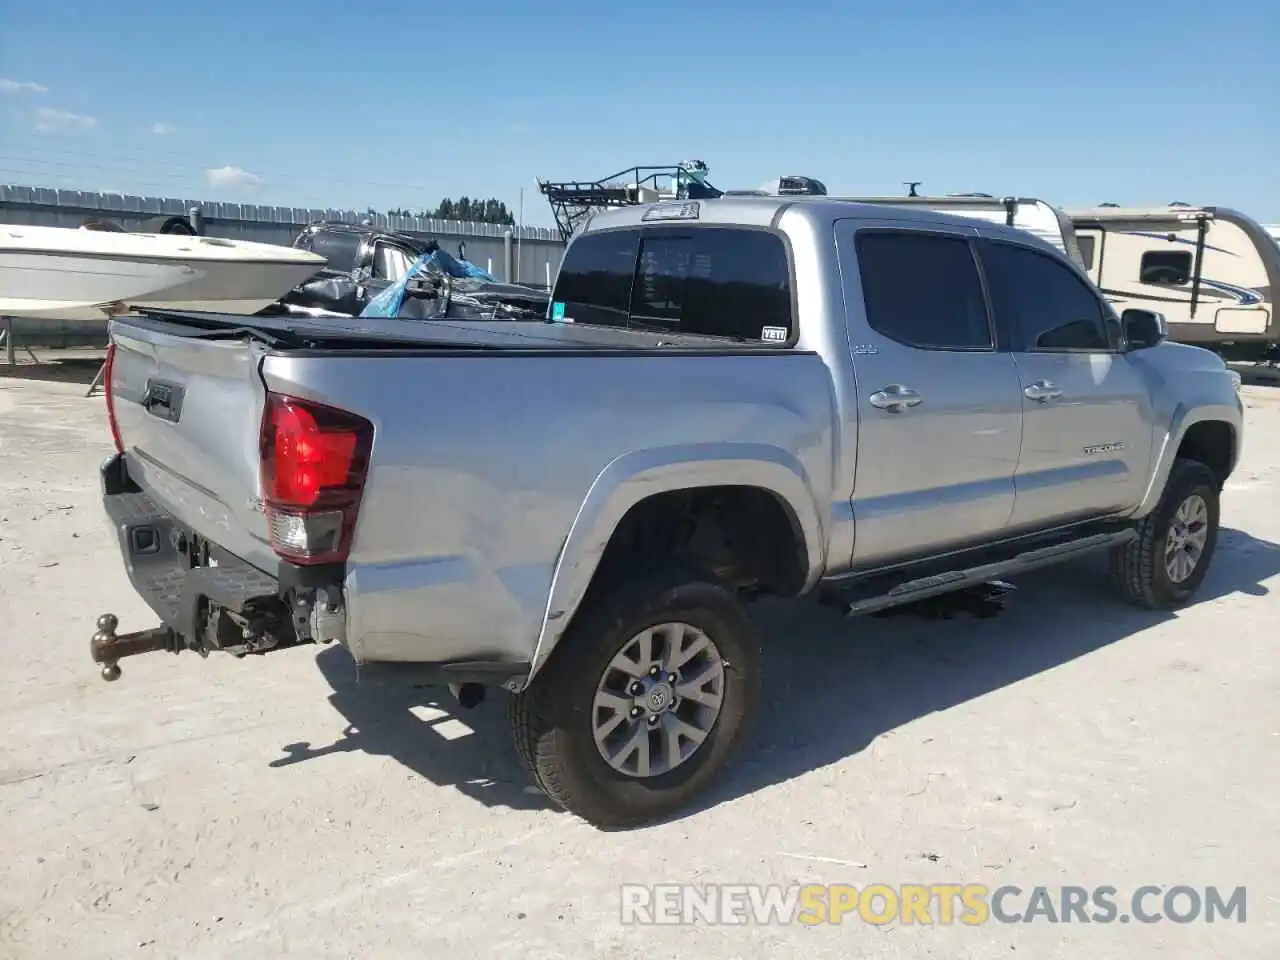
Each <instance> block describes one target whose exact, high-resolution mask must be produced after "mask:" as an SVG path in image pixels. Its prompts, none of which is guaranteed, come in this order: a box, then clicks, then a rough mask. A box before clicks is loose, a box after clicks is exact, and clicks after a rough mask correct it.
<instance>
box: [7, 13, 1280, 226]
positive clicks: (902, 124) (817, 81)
mask: <svg viewBox="0 0 1280 960" xmlns="http://www.w3.org/2000/svg"><path fill="white" fill-rule="evenodd" d="M611 11H616V12H611ZM192 58H193V59H192ZM0 78H3V79H0V182H9V183H24V184H31V185H42V186H60V187H76V188H83V189H107V190H117V191H123V192H126V193H142V194H149V195H162V196H177V197H183V198H187V199H206V200H239V201H244V202H257V203H278V204H290V205H297V206H334V207H349V206H350V207H359V208H364V207H367V206H373V207H375V208H378V209H383V208H386V207H389V206H409V207H413V208H415V209H416V208H419V207H424V206H434V205H435V204H436V203H437V202H438V201H439V200H440V199H441V198H442V197H443V196H455V197H456V196H460V195H463V194H466V195H470V196H485V197H487V196H497V197H499V198H500V199H503V200H505V201H506V202H507V203H508V205H509V206H511V208H512V209H513V210H514V209H515V208H516V205H517V201H518V197H519V192H520V189H521V187H523V188H524V192H525V204H524V209H525V217H526V222H529V223H535V224H541V225H549V224H550V223H551V219H550V211H549V208H548V207H547V205H546V203H545V201H544V200H543V199H542V197H541V196H540V195H539V194H538V193H537V189H536V185H535V178H536V177H544V178H548V179H566V180H567V179H576V178H582V179H594V178H597V177H602V176H605V175H607V174H610V173H613V172H615V171H617V170H620V169H622V168H624V167H627V166H633V165H636V164H665V163H675V162H678V161H680V160H685V159H701V160H705V161H706V162H707V163H708V164H709V165H710V168H711V181H712V182H713V183H715V184H716V185H717V186H720V187H756V186H759V185H760V184H762V183H763V182H765V181H766V180H769V179H770V178H776V177H777V176H779V175H782V174H805V175H809V176H816V177H818V178H820V179H822V180H823V181H825V182H826V183H827V185H828V186H829V188H830V189H831V192H833V193H841V194H846V195H856V194H862V195H868V194H873V195H883V194H897V193H900V192H902V190H903V187H902V181H904V180H921V181H923V183H924V186H923V190H924V191H925V192H929V193H951V192H960V191H974V190H977V191H985V192H988V193H993V194H997V195H1001V194H1020V195H1026V196H1036V197H1041V198H1043V199H1046V200H1049V201H1051V202H1053V203H1057V204H1061V205H1064V206H1068V205H1080V204H1090V203H1097V202H1102V201H1108V200H1111V201H1117V202H1121V203H1126V204H1128V203H1134V204H1139V203H1156V204H1163V203H1168V202H1170V201H1175V200H1179V201H1185V202H1189V203H1208V204H1220V205H1225V206H1234V207H1238V208H1241V209H1243V210H1244V211H1246V212H1248V213H1250V214H1251V215H1253V216H1255V217H1256V218H1258V219H1260V220H1263V221H1264V222H1269V223H1276V222H1280V176H1277V169H1278V168H1280V8H1278V7H1276V6H1275V2H1274V0H1220V2H1217V3H1213V4H1206V3H1203V2H1192V0H1162V2H1161V3H1160V4H1158V5H1147V4H1139V3H1137V2H1126V0H1110V2H1099V0H1072V2H1068V3H1056V4H1031V3H1026V4H1024V3H1013V2H1005V0H999V2H996V0H988V2H986V3H960V2H939V0H915V2H906V3H902V4H900V5H899V4H889V3H879V4H874V5H868V4H864V3H857V2H852V0H850V2H845V3H834V2H816V0H795V2H791V3H763V2H760V0H742V2H739V3H737V4H726V3H719V2H715V0H700V2H696V3H695V2H692V0H690V2H687V3H685V4H676V3H672V2H668V0H657V2H650V3H646V4H633V3H622V4H619V5H618V6H617V7H616V8H614V7H612V6H611V5H610V4H608V3H607V2H600V0H597V2H595V3H587V2H583V0H560V2H557V3H551V4H543V3H538V4H534V3H529V4H525V3H519V2H513V0H488V2H486V3H483V4H477V5H474V6H473V5H469V4H458V5H454V6H448V5H444V4H416V5H410V4H396V5H384V4H374V3H354V2H353V3H337V2H335V0H305V2H303V0H257V2H253V3H250V2H246V0H221V2H218V3H209V2H200V0H187V2H184V3H171V4H163V3H158V2H156V0H149V2H145V3H144V2H138V0H116V2H113V3H105V4H93V3H89V2H87V0H67V2H62V3H38V4H37V3H31V2H22V0H14V2H12V3H9V4H7V5H6V8H5V17H4V25H3V33H2V34H0Z"/></svg>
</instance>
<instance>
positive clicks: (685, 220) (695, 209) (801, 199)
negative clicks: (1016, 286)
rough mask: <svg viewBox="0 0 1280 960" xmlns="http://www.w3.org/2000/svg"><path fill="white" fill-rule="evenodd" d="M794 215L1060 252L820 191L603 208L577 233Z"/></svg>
mask: <svg viewBox="0 0 1280 960" xmlns="http://www.w3.org/2000/svg"><path fill="white" fill-rule="evenodd" d="M784 214H787V215H788V216H789V218H790V217H798V218H800V219H801V221H802V222H805V223H807V224H808V225H809V226H810V227H814V228H821V227H826V226H829V225H830V224H831V223H833V222H834V221H836V220H848V219H854V220H881V221H901V222H902V223H904V224H911V225H913V226H918V227H928V226H930V225H934V226H937V227H939V228H951V229H956V228H964V229H969V230H977V231H978V232H979V233H980V234H981V235H982V236H986V237H990V238H992V239H1006V240H1013V241H1016V242H1018V243H1023V244H1028V245H1030V246H1036V247H1039V248H1041V249H1044V250H1050V251H1053V252H1054V253H1057V254H1060V253H1061V251H1059V250H1057V249H1056V248H1055V247H1054V246H1053V245H1052V244H1049V243H1047V242H1045V241H1043V240H1041V239H1040V238H1039V237H1036V236H1034V235H1033V234H1030V233H1028V232H1027V231H1025V230H1021V229H1018V228H1016V227H1008V226H1005V225H1003V224H998V223H991V222H988V221H983V220H977V219H974V218H971V217H965V216H961V215H956V214H950V213H940V212H938V211H936V210H929V209H925V208H923V207H918V206H915V205H912V204H904V205H902V206H893V205H887V204H880V203H861V202H859V201H857V200H842V199H839V198H836V197H823V196H786V197H772V196H769V197H756V196H732V197H720V198H717V199H714V200H660V201H658V202H657V203H649V204H640V205H636V206H630V207H622V208H619V209H613V210H607V211H603V212H601V213H598V214H596V215H595V216H593V217H591V218H590V219H589V220H587V222H586V223H585V224H584V225H583V227H582V229H581V230H580V231H579V235H581V234H586V233H597V232H600V231H603V230H612V229H617V228H619V227H662V226H678V225H692V224H697V225H701V226H719V227H735V226H737V227H756V228H759V227H764V228H778V227H779V226H780V224H781V222H782V217H783V215H784Z"/></svg>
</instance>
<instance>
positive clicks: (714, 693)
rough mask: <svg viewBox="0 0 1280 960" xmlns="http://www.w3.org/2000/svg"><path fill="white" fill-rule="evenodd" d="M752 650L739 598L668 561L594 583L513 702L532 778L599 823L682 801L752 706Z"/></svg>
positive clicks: (756, 674)
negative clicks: (624, 578)
mask: <svg viewBox="0 0 1280 960" xmlns="http://www.w3.org/2000/svg"><path fill="white" fill-rule="evenodd" d="M759 685H760V647H759V643H758V641H757V639H756V636H755V631H754V629H753V628H752V626H751V623H750V621H749V620H748V618H747V615H746V611H745V610H744V609H743V606H742V604H741V602H740V601H739V600H738V598H737V597H736V596H735V595H734V594H733V593H731V592H730V591H729V590H727V589H725V587H723V586H722V585H720V584H719V583H717V582H716V581H715V579H714V578H713V577H711V576H710V575H708V574H704V573H701V572H699V571H696V570H688V569H684V568H676V569H670V570H668V571H665V572H663V573H661V574H657V575H654V576H650V577H646V578H644V579H642V580H637V581H633V582H631V583H623V584H620V585H618V586H616V587H611V588H608V589H605V590H603V591H602V592H601V593H600V594H599V595H598V596H597V597H596V598H595V599H593V600H588V603H587V606H586V608H585V609H583V610H582V611H581V612H580V613H579V614H578V616H577V617H575V619H574V622H573V624H572V625H571V626H570V627H569V629H568V630H567V631H566V632H565V635H564V637H563V638H562V639H561V641H560V644H559V646H558V647H557V649H556V651H555V653H554V655H553V656H552V658H551V660H550V662H549V663H548V664H547V666H546V667H545V668H544V669H543V670H542V672H541V673H539V674H538V676H537V677H535V678H534V681H533V683H532V684H531V685H530V686H529V688H528V689H527V690H525V691H524V692H523V693H521V694H518V695H517V696H516V697H514V698H513V701H512V711H511V717H512V731H513V734H514V737H515V740H516V748H517V751H518V752H519V753H520V755H521V757H522V758H523V759H524V760H525V762H526V764H527V765H528V766H529V767H530V769H531V771H532V773H533V776H534V778H535V780H536V781H537V783H538V786H539V787H541V789H542V790H543V791H544V792H545V793H546V794H547V796H548V797H550V798H551V800H552V801H554V802H555V803H556V804H558V805H559V806H561V807H563V808H564V809H566V810H568V811H569V812H571V813H574V814H577V815H578V816H580V817H582V818H583V819H584V820H586V821H587V822H589V823H591V824H593V825H595V826H598V827H612V828H619V827H633V826H639V825H641V824H643V823H646V822H649V821H652V820H656V819H660V818H662V817H665V816H669V815H671V814H673V813H675V812H677V811H678V810H680V809H681V808H683V807H685V806H687V805H688V804H689V803H690V802H691V801H692V800H693V799H694V798H695V797H696V796H697V795H698V794H700V793H701V792H702V791H703V789H704V788H705V787H706V786H707V785H708V784H709V783H710V782H711V781H712V780H713V779H714V778H715V777H716V775H717V774H718V773H719V772H720V771H721V770H722V769H723V768H724V767H725V766H726V765H727V763H728V762H729V760H730V758H731V756H732V755H733V753H734V752H735V750H736V748H737V747H738V745H739V743H740V742H741V740H742V738H743V734H744V733H745V732H746V730H747V727H748V725H749V721H750V719H751V718H752V716H753V715H754V713H755V711H756V709H757V706H758V703H759Z"/></svg>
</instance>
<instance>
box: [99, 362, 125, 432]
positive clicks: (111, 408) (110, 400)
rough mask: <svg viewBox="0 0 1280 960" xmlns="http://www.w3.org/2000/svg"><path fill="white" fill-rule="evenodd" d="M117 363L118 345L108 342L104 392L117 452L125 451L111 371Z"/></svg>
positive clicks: (104, 364) (103, 380) (104, 366)
mask: <svg viewBox="0 0 1280 960" xmlns="http://www.w3.org/2000/svg"><path fill="white" fill-rule="evenodd" d="M115 363H116V345H115V344H114V343H109V344H107V359H106V361H105V362H104V363H103V364H102V392H103V393H104V394H105V395H106V398H107V426H109V427H110V428H111V439H112V441H113V442H114V443H115V445H116V453H124V444H123V443H121V442H120V421H118V420H117V419H116V398H115V392H114V391H113V390H112V389H111V371H112V369H114V367H115Z"/></svg>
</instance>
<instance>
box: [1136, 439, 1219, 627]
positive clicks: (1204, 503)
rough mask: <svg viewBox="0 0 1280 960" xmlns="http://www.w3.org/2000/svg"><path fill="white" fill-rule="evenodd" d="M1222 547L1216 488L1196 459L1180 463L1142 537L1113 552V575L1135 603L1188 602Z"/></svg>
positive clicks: (1143, 526) (1171, 604) (1140, 531)
mask: <svg viewBox="0 0 1280 960" xmlns="http://www.w3.org/2000/svg"><path fill="white" fill-rule="evenodd" d="M1217 543H1218V484H1217V482H1216V480H1215V479H1214V476H1213V471H1211V470H1210V469H1209V468H1208V467H1206V466H1205V465H1204V464H1203V463H1199V462H1197V461H1195V460H1177V461H1175V462H1174V465H1173V470H1172V471H1171V472H1170V474H1169V480H1168V483H1167V484H1166V485H1165V490H1164V496H1163V497H1161V499H1160V503H1159V505H1158V506H1157V507H1156V508H1155V510H1153V511H1151V513H1150V514H1149V515H1148V516H1147V517H1146V518H1145V519H1144V520H1143V521H1142V522H1141V523H1140V524H1139V525H1138V536H1137V538H1136V539H1134V540H1131V541H1129V542H1128V543H1126V544H1124V545H1122V546H1119V547H1116V548H1115V549H1113V550H1112V552H1111V576H1112V579H1113V580H1114V582H1115V584H1116V587H1117V588H1118V589H1119V590H1120V593H1121V594H1122V595H1123V596H1124V597H1125V599H1127V600H1129V601H1130V602H1131V603H1134V604H1137V605H1138V606H1141V607H1146V608H1148V609H1152V610H1156V609H1162V608H1171V607H1178V606H1181V605H1182V604H1184V603H1186V602H1187V601H1189V600H1190V599H1191V598H1192V596H1194V595H1195V592H1196V591H1197V590H1198V589H1199V588H1200V584H1201V583H1203V582H1204V578H1205V576H1206V574H1208V572H1209V563H1210V561H1211V560H1212V559H1213V551H1214V548H1215V547H1216V546H1217Z"/></svg>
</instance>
